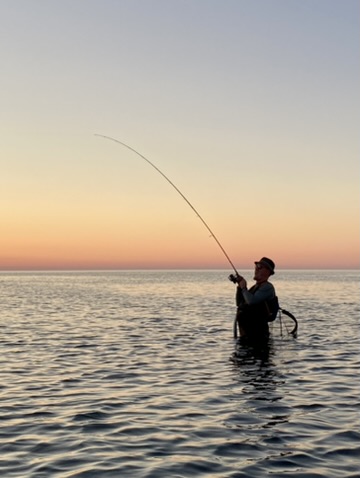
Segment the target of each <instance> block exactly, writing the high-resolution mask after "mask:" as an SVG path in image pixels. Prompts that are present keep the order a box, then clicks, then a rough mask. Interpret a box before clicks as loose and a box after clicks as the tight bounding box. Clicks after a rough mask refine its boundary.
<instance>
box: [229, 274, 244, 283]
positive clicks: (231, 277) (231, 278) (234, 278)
mask: <svg viewBox="0 0 360 478" xmlns="http://www.w3.org/2000/svg"><path fill="white" fill-rule="evenodd" d="M240 278H241V277H240V276H239V275H235V274H230V275H229V277H228V279H229V281H231V282H233V283H234V284H237V283H238V281H239V279H240Z"/></svg>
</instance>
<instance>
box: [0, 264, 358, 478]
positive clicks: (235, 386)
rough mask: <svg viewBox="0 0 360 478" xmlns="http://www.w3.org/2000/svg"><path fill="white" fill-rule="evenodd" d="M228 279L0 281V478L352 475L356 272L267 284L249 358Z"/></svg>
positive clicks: (96, 276)
mask: <svg viewBox="0 0 360 478" xmlns="http://www.w3.org/2000/svg"><path fill="white" fill-rule="evenodd" d="M227 275H228V274H227V273H226V272H221V271H200V272H196V271H169V272H166V271H159V272H157V271H144V272H139V271H138V272H130V271H124V272H109V273H100V272H98V273H95V272H94V273H42V274H41V273H40V274H35V273H22V274H21V273H13V274H11V273H10V274H5V273H3V274H0V288H1V292H2V310H1V316H0V330H1V336H0V362H1V367H0V395H1V402H0V412H1V413H0V420H1V431H0V449H1V460H0V473H1V476H4V477H5V476H9V477H10V476H12V477H19V478H20V477H21V478H29V477H36V478H42V477H46V478H49V477H53V476H54V477H55V476H60V477H67V478H68V477H71V478H75V477H99V478H103V477H105V478H106V477H117V478H118V477H119V476H121V477H131V478H137V477H139V478H140V477H141V478H142V477H145V478H150V477H154V478H155V477H156V478H159V477H169V476H174V477H175V476H178V477H182V478H184V477H194V476H198V477H200V476H201V477H208V478H210V477H211V478H213V477H216V476H219V477H221V478H230V477H231V478H238V477H249V476H267V475H271V476H283V475H284V476H289V477H290V476H291V477H294V478H303V477H305V476H307V477H308V476H314V477H315V476H317V477H323V478H332V477H334V478H335V477H336V478H338V477H340V478H341V477H343V478H345V477H346V478H355V477H358V476H359V475H358V456H359V452H360V447H359V438H360V433H359V431H358V430H359V427H358V420H359V415H358V407H359V388H358V380H357V375H358V369H359V365H360V363H359V354H358V350H359V342H360V340H359V335H358V334H357V332H356V330H357V321H358V312H359V304H358V302H357V303H354V300H355V299H354V298H355V297H358V295H357V289H358V275H357V274H355V273H354V272H351V271H348V272H341V273H340V272H336V273H335V272H331V271H327V272H319V271H312V272H310V271H303V272H299V271H288V272H282V273H279V274H277V278H276V281H277V284H276V288H277V291H278V294H279V296H280V299H281V305H282V306H283V307H285V308H286V309H288V310H290V311H292V312H294V313H295V314H296V316H297V318H298V319H299V322H300V334H299V336H298V338H297V339H293V338H292V337H290V338H289V337H287V336H283V337H281V336H280V334H279V333H278V331H277V329H276V324H275V325H274V329H273V335H272V339H271V340H270V342H269V344H268V345H267V346H266V347H260V348H258V347H251V346H249V345H246V344H241V343H236V344H234V341H233V339H232V323H233V317H234V313H235V310H234V298H233V292H234V290H233V288H232V285H231V284H228V281H227ZM329 291H331V294H330V295H329ZM357 300H358V299H357Z"/></svg>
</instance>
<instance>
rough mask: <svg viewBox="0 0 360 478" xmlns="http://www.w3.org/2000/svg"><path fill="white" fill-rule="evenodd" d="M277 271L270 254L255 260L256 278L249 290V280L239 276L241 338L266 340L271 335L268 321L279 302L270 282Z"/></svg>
mask: <svg viewBox="0 0 360 478" xmlns="http://www.w3.org/2000/svg"><path fill="white" fill-rule="evenodd" d="M273 274H275V264H274V262H273V261H272V260H271V259H269V258H268V257H263V258H262V259H260V261H258V262H255V273H254V280H255V281H256V283H255V285H253V286H252V287H251V288H250V289H248V288H247V282H246V280H245V279H244V278H243V277H241V276H237V277H236V283H237V291H236V305H237V313H236V321H237V324H238V326H239V330H240V337H241V338H242V340H244V339H246V340H248V341H251V342H254V341H255V342H258V341H264V340H267V339H268V338H269V326H268V322H270V321H272V320H274V319H275V317H276V314H277V311H278V308H279V304H278V301H277V297H276V293H275V288H274V286H273V285H272V284H271V283H270V282H269V281H268V279H269V277H270V276H271V275H273Z"/></svg>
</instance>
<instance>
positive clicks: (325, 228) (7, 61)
mask: <svg viewBox="0 0 360 478" xmlns="http://www.w3.org/2000/svg"><path fill="white" fill-rule="evenodd" d="M359 10H360V7H359V2H357V1H352V0H345V1H342V2H341V1H338V0H337V1H333V0H311V1H310V0H302V1H299V0H267V1H261V0H254V1H249V0H246V1H245V0H237V1H230V0H223V1H213V0H206V1H205V0H196V1H185V0H167V1H165V0H141V1H140V0H118V1H110V0H104V1H100V0H97V1H94V0H91V1H89V0H87V1H62V2H55V1H45V0H43V1H39V0H37V1H29V0H27V1H24V0H22V1H21V0H14V1H10V0H9V1H2V2H0V14H1V18H2V20H3V28H2V41H1V44H0V53H1V58H2V63H3V65H2V66H3V72H4V73H3V75H2V78H1V80H0V81H1V104H2V111H1V115H0V127H1V130H2V135H1V136H2V155H1V156H2V159H1V167H2V171H3V178H2V190H3V194H4V201H3V206H2V207H3V211H1V210H0V212H1V213H2V215H3V218H4V220H3V224H4V229H5V234H4V236H3V239H2V240H3V244H2V251H3V253H2V255H1V258H0V259H2V260H3V264H4V267H7V266H8V267H15V264H20V263H21V261H22V260H23V261H24V264H28V263H29V264H30V263H31V264H32V266H33V267H36V264H38V266H39V267H43V264H45V263H46V261H48V263H49V264H50V263H51V264H53V265H54V264H55V265H56V264H57V265H58V266H59V267H61V264H64V265H66V266H67V267H70V266H71V261H72V260H73V258H74V256H76V257H79V256H80V257H81V260H80V259H79V260H80V262H79V264H78V263H76V264H75V263H74V266H75V265H77V266H84V267H85V266H86V264H88V266H89V267H92V266H97V265H99V266H100V265H101V264H103V265H104V266H109V267H110V266H114V267H116V266H119V267H120V266H122V265H123V266H131V265H132V264H133V265H134V266H139V267H140V266H141V265H142V264H144V265H146V264H148V265H149V266H152V265H156V264H159V266H161V267H163V266H169V267H170V266H173V265H181V264H187V265H189V264H190V265H191V264H194V265H199V266H206V265H207V264H208V265H209V266H211V265H215V266H221V265H222V258H221V257H219V256H218V251H216V250H215V248H214V245H213V244H209V241H208V240H207V233H206V232H204V231H202V230H201V229H200V228H199V227H198V225H197V222H196V221H197V219H196V218H193V217H192V216H191V215H192V213H191V211H190V210H187V209H186V207H187V206H186V204H185V203H182V202H181V200H179V199H178V198H176V197H175V195H174V194H173V191H170V190H169V189H168V187H167V185H166V184H163V182H162V181H163V180H162V179H161V178H160V177H156V175H154V174H153V172H152V171H150V170H148V169H147V166H146V165H145V164H144V163H142V162H141V161H138V159H137V158H134V157H132V156H131V154H129V152H126V151H123V150H121V148H120V147H117V146H116V145H114V144H107V143H105V141H103V140H101V139H99V138H96V137H94V136H93V134H94V133H101V134H105V135H110V136H114V137H116V138H118V139H120V140H121V141H124V142H125V143H128V144H129V145H131V146H132V147H134V148H135V149H137V150H139V151H140V152H141V153H142V154H145V155H146V156H147V157H149V159H151V160H152V161H153V162H155V163H156V164H157V165H158V166H159V167H160V168H161V169H163V170H164V172H165V173H166V174H168V175H169V176H170V178H171V179H173V180H174V182H175V183H176V184H177V185H178V186H179V187H180V189H182V190H183V192H184V193H185V194H186V195H187V196H188V197H189V199H190V200H191V201H192V202H193V203H194V204H195V205H196V206H197V207H198V209H199V210H200V211H201V213H202V214H203V215H204V216H205V218H206V219H207V220H208V222H210V224H211V225H212V226H213V229H214V230H215V231H216V232H217V233H218V234H217V235H218V236H220V238H223V239H224V242H225V245H226V246H227V248H229V250H230V251H231V254H230V255H232V256H234V257H235V259H234V260H236V261H238V262H240V263H241V264H242V265H243V264H244V265H246V264H248V263H249V262H251V258H252V257H253V256H256V257H257V255H259V254H260V255H264V254H265V253H266V252H267V254H268V255H273V256H275V257H277V258H279V259H278V261H279V263H280V264H281V265H282V266H283V267H286V266H288V267H295V266H296V267H297V266H301V265H303V266H304V267H311V266H314V267H317V266H321V265H323V266H325V265H326V264H329V265H333V266H334V267H341V266H344V267H348V266H353V267H354V266H356V265H357V264H358V263H359V255H358V242H359V241H358V240H359V218H358V217H359V194H358V191H359V187H358V186H359V183H358V180H359V144H358V130H359V88H358V84H359V17H360V16H359ZM10 211H11V213H10ZM149 217H151V221H149ZM29 224H30V227H29ZM80 225H81V226H80ZM84 230H86V231H87V234H86V235H85V234H84ZM99 231H103V235H102V236H101V234H100V233H99ZM274 231H276V233H275V232H274ZM279 231H280V232H279ZM144 233H145V234H146V246H145V245H144V242H143V241H140V240H139V236H142V235H143V234H144ZM14 237H16V238H17V239H16V240H14ZM160 237H161V238H160ZM164 237H165V238H164ZM240 237H241V243H240V244H239V242H238V240H237V239H236V238H240ZM39 238H41V239H39ZM70 239H71V240H70ZM164 240H166V244H167V247H168V249H166V251H165V252H166V253H164V246H163V245H162V244H163V243H162V241H164ZM14 241H15V242H14ZM84 241H86V242H87V247H85V250H86V254H87V255H86V254H85V252H84V253H82V246H83V245H84ZM15 243H16V244H17V245H16V247H15V246H14V244H15ZM170 244H171V247H170ZM291 247H293V248H294V249H295V250H296V253H294V251H291ZM159 249H160V250H161V251H162V254H161V256H163V255H165V257H164V258H161V259H160V257H159V255H160V254H159ZM100 250H101V251H102V253H101V254H102V255H101V257H98V258H97V259H96V260H95V259H94V257H95V256H96V255H97V254H98V253H99V251H100ZM105 250H107V251H108V253H105ZM262 252H264V254H262ZM85 256H86V257H85ZM335 256H336V259H334V258H335ZM295 257H296V260H295ZM93 259H94V260H95V262H94V261H93ZM157 259H158V262H157ZM92 261H93V262H92ZM0 266H1V264H0Z"/></svg>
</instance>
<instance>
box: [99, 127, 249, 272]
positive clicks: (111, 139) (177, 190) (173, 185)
mask: <svg viewBox="0 0 360 478" xmlns="http://www.w3.org/2000/svg"><path fill="white" fill-rule="evenodd" d="M95 136H99V137H100V138H105V139H108V140H110V141H114V142H115V143H118V144H121V145H122V146H124V147H125V148H127V149H130V151H132V152H133V153H135V154H137V155H138V156H140V158H142V159H144V160H145V161H146V162H147V163H148V164H150V166H152V167H153V168H154V169H155V170H156V171H157V172H158V173H159V174H161V176H162V177H163V178H164V179H166V181H167V182H168V183H169V184H170V185H171V186H172V187H173V188H174V189H175V191H176V192H177V193H178V194H180V196H181V197H182V198H183V199H184V201H186V203H187V204H188V205H189V206H190V207H191V209H192V210H193V211H194V213H195V214H196V215H197V217H198V218H199V219H200V221H201V222H202V223H203V225H204V226H205V227H206V229H207V230H208V231H209V232H210V235H211V237H212V238H213V239H214V240H215V242H216V244H217V245H218V246H219V247H220V249H221V251H222V253H223V254H224V256H225V257H226V259H227V261H228V262H229V264H230V265H231V267H232V268H233V270H234V272H235V274H236V275H237V276H239V275H240V274H239V273H238V271H237V270H236V268H235V266H234V264H233V263H232V261H231V259H230V257H229V256H228V254H227V252H226V251H225V249H224V248H223V246H222V245H221V244H220V241H219V239H218V238H217V237H216V236H215V234H214V233H213V231H212V230H211V229H210V227H209V226H208V224H207V223H206V222H205V220H204V219H203V218H202V217H201V215H200V213H199V212H198V211H197V210H196V209H195V207H194V206H193V205H192V204H191V202H190V201H189V200H188V199H187V198H186V197H185V196H184V194H183V193H182V192H181V191H180V189H179V188H178V187H177V186H175V184H174V183H173V182H172V181H171V180H170V179H169V178H168V177H167V176H166V175H165V174H164V173H163V172H162V171H161V170H160V169H159V168H158V167H157V166H155V164H153V163H152V162H151V161H150V160H149V159H147V158H146V157H145V156H143V155H142V154H141V153H139V152H138V151H136V149H134V148H132V147H131V146H128V145H127V144H125V143H123V142H122V141H119V140H118V139H115V138H112V137H111V136H105V135H103V134H96V133H95Z"/></svg>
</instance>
